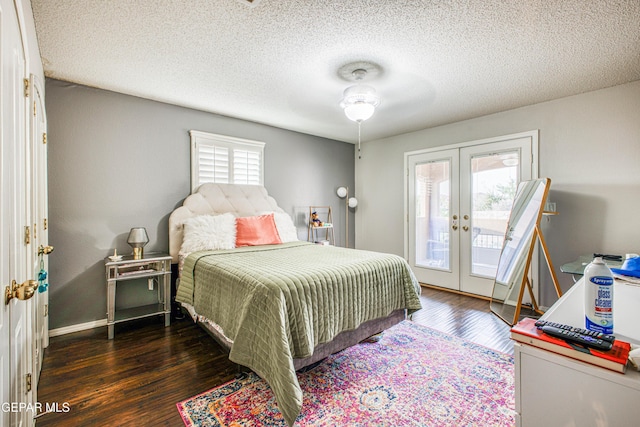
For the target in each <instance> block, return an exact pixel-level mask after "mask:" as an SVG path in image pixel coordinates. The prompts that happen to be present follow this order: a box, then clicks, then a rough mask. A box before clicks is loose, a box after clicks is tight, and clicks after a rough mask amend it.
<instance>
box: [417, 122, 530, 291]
mask: <svg viewBox="0 0 640 427" xmlns="http://www.w3.org/2000/svg"><path fill="white" fill-rule="evenodd" d="M536 153H537V132H527V133H523V134H517V135H510V136H506V137H500V138H492V139H490V140H482V141H475V142H470V143H467V144H459V145H456V146H450V147H445V148H443V149H436V150H424V151H419V152H411V153H407V154H406V155H405V161H406V164H407V183H406V186H405V188H406V189H407V190H406V191H407V203H406V208H407V221H408V222H407V227H406V230H407V235H406V238H405V241H406V242H407V245H406V251H407V256H408V259H409V264H410V265H411V267H412V269H413V271H414V273H415V275H416V277H417V279H418V280H419V281H420V282H421V283H425V284H429V285H434V286H439V287H443V288H448V289H452V290H456V291H462V292H466V293H472V294H477V295H482V296H490V295H491V291H492V289H493V281H494V278H495V274H496V267H497V264H498V259H499V257H500V251H501V248H502V242H503V239H504V233H505V230H506V226H507V221H508V219H509V212H510V210H511V204H512V202H513V197H514V195H515V191H516V187H517V185H518V183H519V182H520V181H522V180H529V179H532V178H534V170H535V168H534V167H533V164H534V162H535V161H536V159H535V158H534V156H535V154H536Z"/></svg>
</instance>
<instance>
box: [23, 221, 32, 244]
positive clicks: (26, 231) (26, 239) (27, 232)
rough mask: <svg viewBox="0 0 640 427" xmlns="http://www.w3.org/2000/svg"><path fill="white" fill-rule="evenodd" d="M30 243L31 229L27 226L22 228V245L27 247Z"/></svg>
mask: <svg viewBox="0 0 640 427" xmlns="http://www.w3.org/2000/svg"><path fill="white" fill-rule="evenodd" d="M29 243H31V227H29V226H28V225H27V226H26V227H25V228H24V244H25V245H28V244H29Z"/></svg>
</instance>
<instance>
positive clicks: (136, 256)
mask: <svg viewBox="0 0 640 427" xmlns="http://www.w3.org/2000/svg"><path fill="white" fill-rule="evenodd" d="M143 256H144V254H143V251H142V248H133V259H142V257H143Z"/></svg>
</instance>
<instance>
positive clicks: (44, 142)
mask: <svg viewBox="0 0 640 427" xmlns="http://www.w3.org/2000/svg"><path fill="white" fill-rule="evenodd" d="M42 143H43V144H46V143H47V133H46V132H44V133H43V134H42Z"/></svg>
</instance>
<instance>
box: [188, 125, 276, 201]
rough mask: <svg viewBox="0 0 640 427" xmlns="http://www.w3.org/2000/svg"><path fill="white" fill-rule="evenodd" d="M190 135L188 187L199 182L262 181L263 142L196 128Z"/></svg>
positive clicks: (192, 186) (194, 187) (243, 182)
mask: <svg viewBox="0 0 640 427" xmlns="http://www.w3.org/2000/svg"><path fill="white" fill-rule="evenodd" d="M189 135H191V191H194V190H195V189H196V188H198V187H199V186H200V185H201V184H204V183H206V182H216V183H221V184H254V185H262V184H263V176H264V174H263V167H262V164H263V157H264V142H259V141H250V140H247V139H240V138H233V137H231V136H224V135H216V134H213V133H206V132H200V131H195V130H192V131H189Z"/></svg>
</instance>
